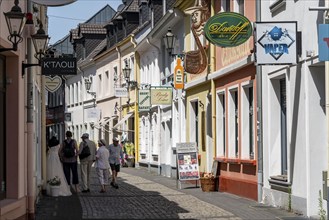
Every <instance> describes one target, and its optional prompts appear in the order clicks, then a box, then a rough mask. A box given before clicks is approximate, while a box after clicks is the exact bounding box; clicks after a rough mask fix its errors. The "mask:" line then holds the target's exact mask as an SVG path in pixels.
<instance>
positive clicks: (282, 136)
mask: <svg viewBox="0 0 329 220" xmlns="http://www.w3.org/2000/svg"><path fill="white" fill-rule="evenodd" d="M260 4H261V21H262V22H282V21H284V22H289V21H293V22H297V31H299V32H301V42H300V41H299V39H297V41H296V43H297V44H298V43H299V42H300V45H301V50H300V53H299V55H298V59H297V60H298V61H297V64H296V65H278V66H273V65H271V66H269V65H264V66H262V67H261V72H260V73H258V74H261V75H262V114H263V116H262V119H263V124H262V127H263V153H264V154H263V156H264V157H263V164H264V167H263V168H264V169H263V173H264V175H263V202H264V203H266V204H271V205H275V206H280V207H284V208H286V209H291V210H292V211H294V212H299V213H302V214H304V215H307V216H316V215H318V213H319V199H321V200H322V197H320V196H319V191H321V194H323V190H322V189H323V188H322V187H323V186H322V171H324V170H326V165H327V163H328V156H327V155H328V152H327V147H326V140H327V133H328V131H327V127H326V112H325V68H324V62H319V60H318V44H317V41H318V39H317V37H318V27H317V25H318V24H319V23H323V12H313V11H309V7H318V6H319V1H281V0H278V1H262V2H261V3H260ZM322 201H323V208H325V207H326V201H325V200H322Z"/></svg>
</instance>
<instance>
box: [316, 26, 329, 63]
mask: <svg viewBox="0 0 329 220" xmlns="http://www.w3.org/2000/svg"><path fill="white" fill-rule="evenodd" d="M318 41H319V42H318V44H319V60H320V61H329V24H320V25H319V40H318Z"/></svg>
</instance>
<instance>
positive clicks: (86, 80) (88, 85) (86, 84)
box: [85, 78, 96, 108]
mask: <svg viewBox="0 0 329 220" xmlns="http://www.w3.org/2000/svg"><path fill="white" fill-rule="evenodd" d="M91 83H92V81H91V80H89V79H88V78H85V86H86V90H87V93H89V94H90V95H92V96H93V102H94V108H95V107H96V92H90V87H91Z"/></svg>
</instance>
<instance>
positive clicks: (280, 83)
mask: <svg viewBox="0 0 329 220" xmlns="http://www.w3.org/2000/svg"><path fill="white" fill-rule="evenodd" d="M271 83H272V89H271V90H270V97H269V98H270V99H269V100H270V106H269V115H271V117H270V118H269V122H270V130H271V132H270V134H269V135H270V137H271V138H270V151H271V155H270V156H271V158H270V162H271V163H270V166H271V167H273V168H272V169H271V171H272V173H271V175H284V176H286V175H287V165H288V162H287V159H288V158H287V151H288V149H287V114H286V113H287V111H286V110H287V93H286V79H285V78H280V79H273V80H271Z"/></svg>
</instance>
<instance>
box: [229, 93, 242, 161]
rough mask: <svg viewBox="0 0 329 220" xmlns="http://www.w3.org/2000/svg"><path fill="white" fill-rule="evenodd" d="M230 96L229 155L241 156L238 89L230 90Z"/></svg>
mask: <svg viewBox="0 0 329 220" xmlns="http://www.w3.org/2000/svg"><path fill="white" fill-rule="evenodd" d="M229 94H230V98H229V142H228V145H229V152H228V153H229V157H238V156H239V106H238V89H237V88H235V89H231V90H230V93H229Z"/></svg>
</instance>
